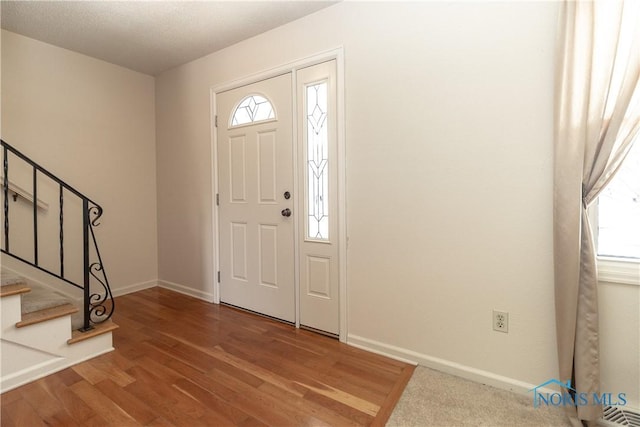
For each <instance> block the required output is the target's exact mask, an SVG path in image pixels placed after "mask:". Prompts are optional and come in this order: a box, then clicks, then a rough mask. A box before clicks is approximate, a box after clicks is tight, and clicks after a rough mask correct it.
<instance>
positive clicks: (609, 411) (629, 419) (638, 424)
mask: <svg viewBox="0 0 640 427" xmlns="http://www.w3.org/2000/svg"><path fill="white" fill-rule="evenodd" d="M602 419H603V420H605V421H608V422H610V423H613V424H617V425H621V426H629V427H640V414H638V413H635V412H632V411H629V410H626V409H621V408H618V407H614V406H605V408H604V416H603V417H602Z"/></svg>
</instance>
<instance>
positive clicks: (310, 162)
mask: <svg viewBox="0 0 640 427" xmlns="http://www.w3.org/2000/svg"><path fill="white" fill-rule="evenodd" d="M327 89H328V88H327V82H322V83H318V84H314V85H311V86H307V94H306V95H307V96H306V100H307V105H306V112H305V114H306V116H307V237H308V238H310V239H314V240H329V164H328V163H329V134H328V131H327V126H328V124H327V109H328V100H327V96H328V90H327Z"/></svg>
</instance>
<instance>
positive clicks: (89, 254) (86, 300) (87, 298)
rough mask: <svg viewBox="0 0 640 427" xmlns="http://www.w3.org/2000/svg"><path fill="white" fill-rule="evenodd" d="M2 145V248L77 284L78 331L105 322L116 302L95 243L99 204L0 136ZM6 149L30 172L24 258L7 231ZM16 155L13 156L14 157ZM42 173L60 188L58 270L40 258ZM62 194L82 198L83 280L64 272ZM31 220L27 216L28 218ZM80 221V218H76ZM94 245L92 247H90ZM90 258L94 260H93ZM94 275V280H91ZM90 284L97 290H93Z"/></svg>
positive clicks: (7, 171) (8, 190)
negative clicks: (29, 242)
mask: <svg viewBox="0 0 640 427" xmlns="http://www.w3.org/2000/svg"><path fill="white" fill-rule="evenodd" d="M0 143H1V146H2V154H3V166H2V167H3V174H2V176H3V178H2V179H3V196H4V228H3V230H4V239H3V242H2V248H1V251H2V253H4V254H7V255H9V256H11V257H13V258H15V259H17V260H19V261H22V262H24V263H26V264H29V265H30V266H32V267H34V268H36V269H38V270H40V271H43V272H45V273H47V274H50V275H51V276H54V277H56V278H58V279H60V280H61V281H63V282H65V283H67V284H69V285H72V286H74V287H76V288H79V289H82V291H83V309H84V318H83V326H82V328H81V329H80V330H81V331H88V330H90V329H93V325H96V324H98V323H102V322H105V321H106V320H108V319H109V318H110V317H111V316H112V314H113V311H114V309H115V304H114V301H113V295H112V293H111V288H110V287H109V281H108V279H107V274H106V272H105V271H104V266H103V264H102V257H101V256H100V249H99V248H98V243H97V240H96V236H95V233H94V227H97V226H98V225H100V224H99V223H98V220H99V219H100V217H101V216H102V212H103V210H102V207H100V205H98V204H97V203H96V202H94V201H93V200H91V199H89V198H88V197H86V196H85V195H83V194H82V193H80V192H79V191H78V190H76V189H75V188H73V187H71V186H70V185H69V184H67V183H66V182H64V181H62V180H61V179H60V178H58V177H56V176H55V175H53V174H52V173H51V172H49V171H48V170H46V169H45V168H43V167H42V166H40V165H39V164H37V163H36V162H34V161H33V160H31V159H29V158H28V157H27V156H25V155H24V154H22V153H21V152H20V151H18V150H16V149H15V148H14V147H12V146H11V145H9V144H7V143H6V142H4V141H2V140H0ZM9 153H11V154H12V155H13V156H12V160H13V159H14V158H15V159H19V160H21V161H22V162H24V163H26V164H27V165H28V166H27V167H30V168H31V175H32V181H33V187H32V194H31V195H30V197H29V198H30V199H31V201H32V204H33V260H32V261H31V260H29V259H27V258H25V256H24V254H23V255H22V256H21V255H18V254H17V253H16V252H15V251H14V252H12V250H11V237H12V236H11V233H10V231H11V230H10V225H11V224H10V215H9V213H10V211H9V209H10V205H11V204H10V203H9V197H10V193H11V192H12V190H11V188H10V180H9V174H10V171H11V169H10V167H9V166H10V165H9V163H10V162H9ZM14 156H15V157H14ZM39 176H44V177H47V178H48V179H50V180H51V181H53V182H54V183H55V184H54V185H56V186H57V187H58V190H59V197H58V203H59V209H60V211H59V212H60V214H59V219H58V221H56V222H57V223H58V226H59V233H58V234H59V244H58V248H59V252H60V254H59V270H58V271H59V272H54V271H51V270H50V269H49V268H47V267H46V266H44V265H42V263H41V262H39V256H38V255H39V251H40V245H39V243H40V242H39V234H38V177H39ZM65 196H66V197H70V196H72V197H77V198H78V199H79V200H80V201H81V202H82V270H83V279H82V283H76V281H74V280H72V279H71V278H70V277H69V274H68V273H67V272H65V256H67V257H68V256H69V254H65V245H64V243H65V241H64V239H65V227H64V221H65V215H64V212H65V211H64V204H65ZM13 197H14V200H15V199H16V197H17V193H15V192H14V194H13ZM29 221H30V220H29ZM78 222H79V221H78ZM91 247H93V250H91ZM92 259H93V260H92ZM92 279H93V280H92ZM92 285H93V288H94V289H97V290H96V291H92Z"/></svg>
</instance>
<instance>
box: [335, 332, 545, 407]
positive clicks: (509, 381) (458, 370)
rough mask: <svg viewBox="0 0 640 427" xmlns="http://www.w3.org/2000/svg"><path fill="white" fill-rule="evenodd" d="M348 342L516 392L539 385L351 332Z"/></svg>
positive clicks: (522, 391)
mask: <svg viewBox="0 0 640 427" xmlns="http://www.w3.org/2000/svg"><path fill="white" fill-rule="evenodd" d="M347 344H349V345H351V346H354V347H358V348H361V349H363V350H367V351H371V352H373V353H377V354H380V355H383V356H387V357H390V358H392V359H396V360H400V361H402V362H405V363H409V364H413V365H422V366H426V367H427V368H431V369H435V370H436V371H440V372H444V373H446V374H450V375H455V376H457V377H460V378H464V379H467V380H471V381H474V382H477V383H481V384H486V385H490V386H492V387H496V388H499V389H502V390H507V391H512V392H514V393H518V394H522V395H528V396H531V392H530V390H531V389H533V388H534V387H537V385H536V384H530V383H527V382H524V381H520V380H516V379H514V378H509V377H505V376H503V375H498V374H495V373H493V372H489V371H483V370H481V369H476V368H473V367H471V366H466V365H462V364H460V363H456V362H452V361H450V360H446V359H440V358H438V357H433V356H429V355H427V354H422V353H418V352H415V351H412V350H408V349H405V348H401V347H396V346H394V345H390V344H385V343H382V342H379V341H375V340H371V339H369V338H364V337H361V336H358V335H353V334H349V335H348V336H347ZM538 392H542V393H554V392H555V390H552V389H547V388H541V389H538Z"/></svg>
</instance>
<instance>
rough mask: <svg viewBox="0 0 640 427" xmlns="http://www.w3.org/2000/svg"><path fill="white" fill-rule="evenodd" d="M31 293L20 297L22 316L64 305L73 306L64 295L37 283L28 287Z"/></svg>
mask: <svg viewBox="0 0 640 427" xmlns="http://www.w3.org/2000/svg"><path fill="white" fill-rule="evenodd" d="M29 287H30V288H31V292H29V293H28V294H25V295H23V296H22V308H21V311H22V314H23V315H25V314H27V313H32V312H36V311H41V310H43V309H46V308H53V307H57V306H62V305H65V304H73V301H72V300H70V299H69V298H67V297H66V296H65V295H62V294H61V293H59V292H57V291H55V290H54V289H51V288H48V287H46V286H43V285H39V284H37V283H32V284H30V285H29Z"/></svg>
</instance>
